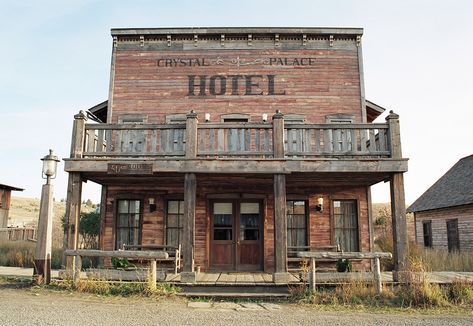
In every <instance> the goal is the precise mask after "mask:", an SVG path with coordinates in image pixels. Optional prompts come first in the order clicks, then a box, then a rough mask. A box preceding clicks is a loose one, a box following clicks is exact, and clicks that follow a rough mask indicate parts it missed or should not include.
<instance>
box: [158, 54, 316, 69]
mask: <svg viewBox="0 0 473 326" xmlns="http://www.w3.org/2000/svg"><path fill="white" fill-rule="evenodd" d="M156 65H157V66H158V67H170V68H172V67H208V66H249V65H264V66H302V67H303V66H314V65H315V58H314V57H294V58H283V57H270V58H257V59H244V58H240V57H239V56H237V57H235V58H222V57H217V58H211V59H209V58H198V57H196V58H159V59H158V60H157V61H156Z"/></svg>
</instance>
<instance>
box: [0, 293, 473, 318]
mask: <svg viewBox="0 0 473 326" xmlns="http://www.w3.org/2000/svg"><path fill="white" fill-rule="evenodd" d="M195 306H199V305H195ZM201 306H202V307H198V308H191V307H189V306H188V305H187V303H186V302H185V301H184V300H180V299H167V300H166V299H162V300H160V301H155V300H153V299H147V298H144V299H140V298H127V299H126V298H109V297H107V298H100V297H97V296H91V295H83V294H77V293H74V294H68V293H62V292H60V293H58V292H51V291H46V290H37V291H34V290H28V289H11V288H4V287H3V288H1V287H0V325H119V324H125V325H173V326H174V325H233V324H237V325H240V326H241V325H265V326H268V325H330V326H334V325H351V326H353V325H356V326H360V325H390V326H391V325H409V326H415V325H465V326H466V325H473V316H459V315H453V316H446V315H419V314H369V313H353V312H325V311H316V310H313V309H310V307H301V306H296V305H290V304H282V305H279V306H275V305H269V308H271V309H269V310H268V309H267V308H268V307H267V308H266V309H265V308H264V307H262V306H259V308H258V307H256V306H258V305H253V304H250V305H248V308H245V307H244V306H241V309H232V308H234V304H232V303H230V304H221V303H220V304H213V305H211V307H209V305H205V304H203V305H201ZM263 306H264V305H263Z"/></svg>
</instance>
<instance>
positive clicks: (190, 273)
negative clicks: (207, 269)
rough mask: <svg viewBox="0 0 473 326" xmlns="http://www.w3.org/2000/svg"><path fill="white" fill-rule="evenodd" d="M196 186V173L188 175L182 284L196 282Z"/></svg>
mask: <svg viewBox="0 0 473 326" xmlns="http://www.w3.org/2000/svg"><path fill="white" fill-rule="evenodd" d="M196 186H197V182H196V176H195V173H186V175H185V177H184V216H183V217H184V220H183V239H182V254H183V256H184V265H183V269H182V270H183V271H182V273H181V282H183V283H194V282H195V281H196V273H195V272H194V239H195V233H194V229H195V200H196V188H197V187H196Z"/></svg>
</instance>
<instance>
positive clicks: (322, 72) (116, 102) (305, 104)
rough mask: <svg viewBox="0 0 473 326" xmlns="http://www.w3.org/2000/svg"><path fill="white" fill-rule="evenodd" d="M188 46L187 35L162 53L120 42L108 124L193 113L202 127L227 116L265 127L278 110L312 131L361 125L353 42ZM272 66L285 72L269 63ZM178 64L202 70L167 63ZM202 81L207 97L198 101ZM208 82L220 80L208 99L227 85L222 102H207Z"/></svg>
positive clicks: (147, 43) (209, 41) (160, 43)
mask: <svg viewBox="0 0 473 326" xmlns="http://www.w3.org/2000/svg"><path fill="white" fill-rule="evenodd" d="M189 38H192V35H186V36H185V37H181V38H179V37H178V38H173V40H172V42H171V45H170V46H167V41H166V40H165V39H159V38H155V39H153V38H152V37H146V38H145V39H144V40H143V42H141V40H140V39H139V38H138V37H133V36H127V37H125V36H123V37H118V39H117V42H116V47H115V48H114V51H115V53H114V55H115V62H114V65H113V69H114V71H113V74H112V76H113V83H112V85H113V88H112V95H111V101H110V103H111V108H109V115H110V116H111V119H110V118H109V122H115V123H116V122H118V121H119V118H120V116H123V115H124V114H133V115H136V114H142V115H143V116H144V117H145V120H146V121H147V123H163V122H165V121H166V116H168V115H174V114H185V113H188V112H189V110H191V109H193V110H195V111H196V112H197V113H198V115H199V119H200V120H201V121H204V114H205V113H210V117H211V118H210V122H221V118H222V116H223V115H225V114H232V113H236V114H248V115H249V116H250V121H251V122H262V114H263V113H266V114H268V116H269V118H271V115H272V114H273V113H274V112H275V110H277V109H279V110H281V112H283V113H284V114H291V113H292V114H300V115H303V116H305V119H306V121H307V122H311V123H325V122H326V116H327V115H334V114H337V113H343V114H349V115H353V116H354V122H362V118H361V115H362V113H361V112H362V111H361V90H360V71H359V57H358V53H359V44H357V41H356V39H354V38H353V37H350V36H346V37H345V38H343V39H342V38H336V39H335V40H334V41H333V44H332V45H330V43H329V40H328V36H325V37H319V38H317V37H315V36H314V37H312V36H308V37H307V40H306V41H305V44H304V42H303V40H302V35H300V36H296V35H294V36H292V37H284V38H281V41H280V42H281V44H280V45H275V41H274V39H271V37H269V38H268V36H265V37H257V36H254V38H253V39H252V42H251V44H250V45H249V43H248V40H247V36H243V37H240V38H234V40H232V39H231V38H230V37H227V39H226V40H225V44H224V45H223V46H222V45H221V40H220V37H218V38H216V37H215V35H214V36H207V37H200V38H199V40H198V41H196V43H194V40H192V39H189ZM275 58H276V59H282V60H286V59H287V60H288V62H289V64H287V65H286V64H284V65H281V64H279V61H277V62H273V61H274V59H275ZM301 58H306V61H304V63H305V65H293V64H291V63H293V62H294V59H298V60H299V61H300V59H301ZM181 59H183V60H184V61H185V62H187V61H186V60H189V59H191V60H192V59H199V60H200V64H199V65H197V64H196V63H195V61H194V64H193V65H192V66H189V65H188V64H186V65H185V66H183V64H181V62H177V63H176V64H174V63H171V64H168V66H166V60H181ZM308 59H311V60H312V61H310V64H309V61H308ZM160 60H161V61H160ZM283 62H285V61H283ZM175 65H177V66H175ZM235 75H238V76H241V77H238V78H237V80H236V81H235V79H233V77H231V76H235ZM269 75H270V76H273V77H268V76H269ZM189 76H195V79H192V78H194V77H192V78H191V77H189ZM201 76H205V91H204V92H203V93H202V94H205V95H200V94H201V91H200V82H201V80H200V77H201ZM212 76H217V77H215V79H214V82H213V83H214V86H215V87H214V88H213V89H214V92H213V94H220V93H221V92H222V93H223V90H222V89H221V87H220V86H221V82H222V78H226V84H225V85H226V90H225V92H224V94H222V95H212V94H211V90H210V78H211V77H212ZM244 76H260V77H252V78H251V79H250V83H254V84H255V85H252V86H250V92H248V88H247V87H248V86H247V82H246V79H245V77H244ZM189 78H191V79H192V80H193V81H194V87H193V88H192V89H193V90H194V95H192V94H190V93H192V91H191V92H189ZM271 80H272V81H271ZM271 82H273V86H269V84H270V83H271ZM234 83H236V85H237V87H235V86H234ZM270 87H272V89H270ZM260 93H261V95H256V94H260ZM245 94H251V95H245Z"/></svg>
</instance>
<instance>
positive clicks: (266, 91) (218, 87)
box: [187, 75, 286, 96]
mask: <svg viewBox="0 0 473 326" xmlns="http://www.w3.org/2000/svg"><path fill="white" fill-rule="evenodd" d="M187 77H188V88H189V91H188V93H187V96H207V95H212V96H216V95H285V94H286V91H285V90H282V89H276V86H275V83H274V81H275V77H276V76H275V75H226V76H223V75H214V76H210V77H209V76H206V75H199V76H197V75H189V76H187Z"/></svg>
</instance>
